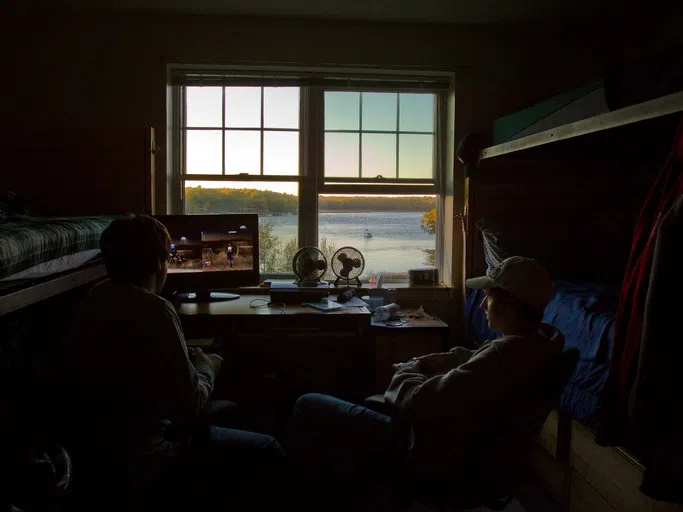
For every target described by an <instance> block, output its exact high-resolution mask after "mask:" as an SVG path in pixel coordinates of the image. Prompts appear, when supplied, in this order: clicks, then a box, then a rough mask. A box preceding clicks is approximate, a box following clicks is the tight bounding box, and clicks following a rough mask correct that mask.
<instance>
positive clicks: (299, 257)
mask: <svg viewBox="0 0 683 512" xmlns="http://www.w3.org/2000/svg"><path fill="white" fill-rule="evenodd" d="M292 270H294V274H295V275H296V277H297V278H298V279H297V281H296V284H298V285H299V286H318V283H319V282H320V278H321V277H322V276H323V274H325V271H326V270H327V259H326V258H325V255H324V254H323V252H322V251H321V250H320V249H318V248H317V247H302V248H301V249H299V250H298V251H297V252H296V254H295V255H294V257H293V258H292Z"/></svg>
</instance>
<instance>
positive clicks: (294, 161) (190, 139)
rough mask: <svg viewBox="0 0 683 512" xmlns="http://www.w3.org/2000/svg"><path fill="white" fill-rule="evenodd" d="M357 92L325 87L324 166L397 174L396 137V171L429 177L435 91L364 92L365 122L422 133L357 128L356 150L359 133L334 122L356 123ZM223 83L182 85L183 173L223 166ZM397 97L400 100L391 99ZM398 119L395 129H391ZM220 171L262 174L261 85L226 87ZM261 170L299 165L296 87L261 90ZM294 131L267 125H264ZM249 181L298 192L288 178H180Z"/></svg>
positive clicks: (352, 172) (331, 170) (329, 172)
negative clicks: (184, 99) (184, 88)
mask: <svg viewBox="0 0 683 512" xmlns="http://www.w3.org/2000/svg"><path fill="white" fill-rule="evenodd" d="M360 99H361V93H358V92H329V91H328V92H326V93H325V174H326V176H335V177H356V176H358V175H359V156H360V159H361V162H362V176H363V177H374V176H377V175H378V174H381V175H383V176H385V177H395V176H396V154H397V151H396V147H397V143H398V161H399V166H398V171H399V177H402V178H417V177H430V176H431V174H432V154H433V141H434V135H433V134H432V133H425V132H433V130H434V128H433V127H434V95H433V94H412V93H411V94H407V93H406V94H404V93H401V94H400V95H398V102H397V94H396V93H363V98H362V125H363V130H376V131H394V132H396V131H398V132H405V131H410V132H422V133H417V134H416V133H411V134H406V133H398V134H396V133H390V134H386V133H363V134H362V138H363V149H362V156H361V155H359V153H360V151H359V146H360V144H359V134H358V133H344V132H339V131H334V130H358V129H359V128H360V121H361V114H360V111H361V106H360V105H361V101H360ZM222 101H223V98H222V88H221V87H188V88H187V114H186V119H187V127H188V128H208V129H203V130H192V129H189V130H187V161H186V165H187V167H186V170H187V173H188V174H221V172H222V150H221V145H222V137H223V131H222V124H223V120H222V114H223V106H222ZM397 103H398V105H397ZM397 125H398V130H397ZM225 127H226V128H241V130H234V131H232V130H229V131H226V132H225V172H226V174H238V173H249V174H260V165H261V161H260V159H261V138H260V132H259V131H258V130H247V129H245V128H260V127H261V88H259V87H226V88H225ZM263 127H264V128H265V130H266V131H265V132H264V140H263V171H264V174H266V175H277V174H279V175H288V176H295V175H297V174H298V168H299V143H298V137H299V132H298V131H297V130H298V128H299V88H298V87H278V88H275V87H266V88H264V93H263ZM274 128H275V129H286V130H287V129H288V130H292V131H269V129H271V130H272V129H274ZM198 185H201V186H202V187H206V188H210V187H219V188H223V187H230V188H255V189H259V190H273V191H276V192H285V193H289V194H298V184H296V183H287V182H279V183H278V182H260V183H259V182H217V181H186V186H188V187H189V186H198Z"/></svg>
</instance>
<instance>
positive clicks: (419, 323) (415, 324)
mask: <svg viewBox="0 0 683 512" xmlns="http://www.w3.org/2000/svg"><path fill="white" fill-rule="evenodd" d="M416 313H417V310H416V309H406V310H404V311H401V315H403V316H402V317H401V320H399V321H392V320H389V321H388V322H386V323H385V322H382V321H380V320H377V318H376V317H374V316H373V317H372V320H371V325H372V326H373V327H382V328H387V329H416V328H432V329H434V328H440V329H447V328H448V324H447V323H446V322H444V321H443V320H441V319H440V318H439V317H437V316H434V315H430V316H431V317H432V318H411V317H412V316H413V315H415V314H416Z"/></svg>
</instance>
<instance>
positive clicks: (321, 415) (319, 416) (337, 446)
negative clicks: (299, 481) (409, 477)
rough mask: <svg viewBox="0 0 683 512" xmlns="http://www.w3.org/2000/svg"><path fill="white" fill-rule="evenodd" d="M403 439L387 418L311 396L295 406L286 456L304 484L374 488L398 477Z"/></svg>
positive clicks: (406, 442) (405, 442)
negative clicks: (347, 483)
mask: <svg viewBox="0 0 683 512" xmlns="http://www.w3.org/2000/svg"><path fill="white" fill-rule="evenodd" d="M406 437H407V436H406V433H405V431H404V430H402V429H399V428H397V426H396V425H395V424H394V422H393V421H392V419H391V418H390V417H389V416H385V415H383V414H380V413H377V412H375V411H373V410H371V409H368V408H367V407H363V406H361V405H356V404H352V403H349V402H345V401H344V400H340V399H338V398H334V397H332V396H328V395H321V394H317V393H311V394H307V395H303V396H302V397H300V398H299V399H298V400H297V402H296V404H295V405H294V410H293V413H292V418H291V424H290V443H291V445H290V446H288V452H289V456H290V460H291V461H292V463H293V464H294V467H295V468H296V469H297V470H298V474H299V476H300V477H301V478H303V479H305V480H308V481H326V482H334V481H337V482H339V481H346V482H354V483H356V484H378V483H384V482H385V481H387V480H389V479H391V478H392V476H393V475H394V472H395V471H396V470H399V471H400V467H401V463H402V462H403V461H404V459H405V455H406V452H407V444H408V439H407V438H406Z"/></svg>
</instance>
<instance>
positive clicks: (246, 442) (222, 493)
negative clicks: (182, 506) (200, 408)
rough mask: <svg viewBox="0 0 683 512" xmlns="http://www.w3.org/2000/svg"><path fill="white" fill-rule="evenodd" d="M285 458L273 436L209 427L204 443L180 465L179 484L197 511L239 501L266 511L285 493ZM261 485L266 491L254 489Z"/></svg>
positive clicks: (192, 451)
mask: <svg viewBox="0 0 683 512" xmlns="http://www.w3.org/2000/svg"><path fill="white" fill-rule="evenodd" d="M285 464H286V457H285V451H284V450H283V448H282V446H280V443H278V442H277V440H275V439H274V438H273V437H270V436H267V435H264V434H258V433H256V432H248V431H245V430H236V429H231V428H222V427H215V426H212V427H211V429H210V436H209V439H208V441H207V442H206V443H204V444H202V445H200V446H197V447H195V448H193V449H192V450H191V452H190V454H189V457H188V460H187V461H186V463H185V464H183V466H184V467H183V471H182V473H183V480H182V481H183V482H184V483H183V485H184V487H185V493H190V495H194V498H192V496H186V497H190V498H191V500H190V501H191V503H192V505H193V506H195V507H197V508H199V509H200V510H213V509H214V508H213V507H216V506H220V507H224V506H226V505H228V504H229V505H231V506H232V505H237V504H243V505H245V506H249V507H250V509H251V510H266V509H269V508H270V507H272V506H273V505H274V504H275V503H277V502H278V501H279V500H281V499H283V497H284V495H285V493H286V492H287V487H286V486H287V483H288V482H287V480H286V478H285V476H286V471H285V469H286V468H285ZM262 485H265V486H267V487H268V489H269V490H270V491H269V492H256V493H255V492H254V489H255V488H259V486H262Z"/></svg>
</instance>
